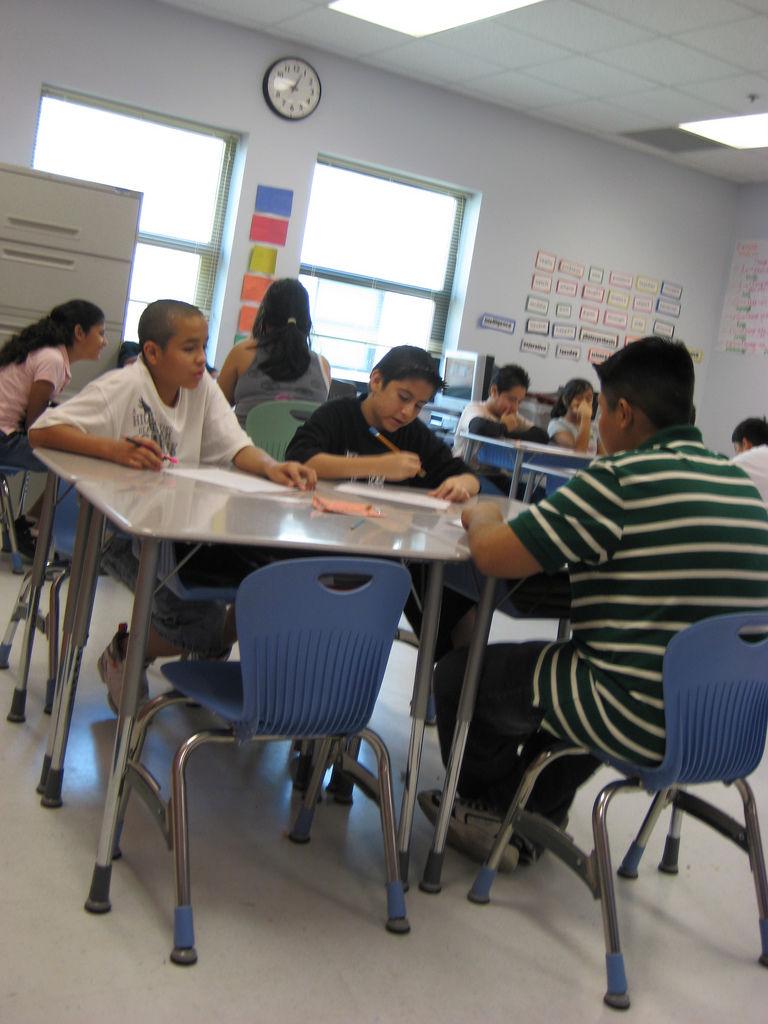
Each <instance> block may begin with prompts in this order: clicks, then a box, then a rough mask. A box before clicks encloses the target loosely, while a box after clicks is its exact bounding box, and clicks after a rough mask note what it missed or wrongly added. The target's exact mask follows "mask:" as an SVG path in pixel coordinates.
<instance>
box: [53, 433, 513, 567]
mask: <svg viewBox="0 0 768 1024" xmlns="http://www.w3.org/2000/svg"><path fill="white" fill-rule="evenodd" d="M36 454H37V455H38V456H39V457H40V458H41V460H42V461H43V462H44V463H45V464H46V465H47V466H48V467H49V468H50V469H52V470H53V471H54V472H55V473H56V474H57V475H58V476H60V477H61V478H62V479H64V480H66V481H67V482H74V483H75V484H76V485H77V489H78V491H79V492H80V493H81V494H82V495H83V496H84V497H85V498H86V499H87V500H88V501H89V502H91V504H92V505H94V506H95V507H96V508H97V509H98V510H99V511H100V512H103V513H104V515H105V516H106V517H107V518H108V519H109V520H110V521H111V522H112V523H114V524H115V525H117V526H118V527H120V529H123V530H125V531H126V532H128V533H131V534H134V535H135V536H138V537H154V538H157V539H161V540H177V541H186V542H212V543H226V544H252V545H263V546H269V547H277V548H294V547H300V548H303V549H309V550H313V551H317V552H327V553H331V552H340V551H342V550H343V551H344V552H347V553H351V554H360V555H389V556H391V555H395V556H396V557H399V558H413V559H417V560H424V561H446V562H449V561H464V560H466V559H468V558H469V548H468V545H467V542H466V534H465V532H464V530H463V529H462V528H461V526H460V524H459V517H460V514H461V509H462V507H464V506H462V505H452V506H451V507H450V508H449V509H448V510H447V511H445V512H442V511H433V510H432V509H425V508H421V507H409V506H407V505H404V504H396V503H395V502H393V501H391V500H388V498H387V495H388V493H389V495H390V497H394V495H395V494H396V493H397V492H398V491H400V490H402V489H400V488H389V487H383V488H381V492H380V497H378V496H377V499H376V505H377V506H378V507H380V508H381V510H382V512H383V515H382V516H381V517H376V518H373V517H371V518H363V517H357V516H350V515H337V514H334V513H328V512H318V511H315V510H314V509H313V508H312V495H311V493H309V492H301V491H288V490H286V491H285V492H281V493H279V494H264V493H260V494H243V493H239V492H237V491H233V490H229V489H228V488H226V487H220V486H217V485H215V484H211V483H206V482H203V481H200V480H193V479H189V478H188V477H181V476H174V473H173V470H169V471H164V472H161V473H150V472H142V471H140V470H132V469H127V468H125V467H123V466H119V465H116V464H115V463H111V462H105V461H103V460H99V459H93V458H90V457H88V456H82V455H72V454H69V453H66V452H55V451H51V450H48V449H42V450H41V449H38V451H37V452H36ZM406 490H407V489H406ZM317 491H318V494H321V495H324V496H326V497H332V498H344V499H345V500H350V499H353V500H363V499H358V498H356V496H354V495H345V494H340V493H338V492H336V491H335V487H334V485H332V484H329V483H327V482H325V483H321V484H320V485H319V486H318V489H317ZM483 497H484V500H488V499H487V497H486V496H483ZM491 500H494V501H496V502H497V503H499V504H500V505H501V506H502V507H503V509H504V511H505V515H508V516H510V517H511V515H512V514H514V511H515V510H516V509H517V507H518V503H516V502H515V503H510V502H508V501H507V500H506V499H491ZM476 501H477V498H473V499H471V501H470V502H467V503H465V505H468V504H473V503H476Z"/></svg>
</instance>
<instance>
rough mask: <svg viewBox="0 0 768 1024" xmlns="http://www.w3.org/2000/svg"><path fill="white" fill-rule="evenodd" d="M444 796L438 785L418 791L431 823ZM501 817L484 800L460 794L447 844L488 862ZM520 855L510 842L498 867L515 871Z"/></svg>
mask: <svg viewBox="0 0 768 1024" xmlns="http://www.w3.org/2000/svg"><path fill="white" fill-rule="evenodd" d="M441 799H442V793H441V791H440V790H439V789H427V790H423V791H422V792H421V793H419V796H418V801H419V807H420V808H421V809H422V811H423V812H424V814H425V815H426V817H427V818H428V819H429V821H431V822H432V824H434V823H435V822H436V821H437V816H438V814H439V813H440V800H441ZM501 821H502V819H501V817H500V816H499V815H498V814H497V813H496V811H494V810H492V809H491V808H490V807H489V806H488V805H487V804H486V803H484V802H483V801H482V800H466V799H464V798H463V797H460V796H457V797H456V799H455V800H454V802H453V809H452V810H451V817H450V818H449V820H448V836H447V842H448V845H449V846H452V847H453V848H454V849H456V850H460V851H461V852H462V853H465V854H466V855H467V856H468V857H471V858H472V860H476V861H479V862H480V863H485V861H486V859H487V858H488V855H489V854H490V852H491V849H492V848H493V844H494V843H495V841H496V836H497V835H498V832H499V829H500V828H501ZM519 855H520V852H519V850H518V848H517V846H516V845H515V844H514V843H509V844H508V846H507V848H506V850H504V852H503V853H502V855H501V860H500V861H499V871H514V870H515V868H516V867H517V862H518V858H519Z"/></svg>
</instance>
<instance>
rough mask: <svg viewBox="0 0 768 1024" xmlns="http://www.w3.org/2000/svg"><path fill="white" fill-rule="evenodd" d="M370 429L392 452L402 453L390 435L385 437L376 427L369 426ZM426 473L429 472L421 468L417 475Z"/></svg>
mask: <svg viewBox="0 0 768 1024" xmlns="http://www.w3.org/2000/svg"><path fill="white" fill-rule="evenodd" d="M368 429H369V431H370V432H371V433H372V434H373V436H374V437H375V438H376V440H377V441H381V443H382V444H383V445H384V447H385V448H389V450H390V451H391V452H394V453H395V455H399V454H400V449H399V448H398V447H397V445H396V444H392V442H391V441H390V440H389V438H388V437H384V435H383V434H382V433H381V432H380V431H378V430H377V429H376V427H368ZM426 475H427V474H426V473H425V472H424V470H423V469H420V470H419V472H418V473H417V474H416V476H426Z"/></svg>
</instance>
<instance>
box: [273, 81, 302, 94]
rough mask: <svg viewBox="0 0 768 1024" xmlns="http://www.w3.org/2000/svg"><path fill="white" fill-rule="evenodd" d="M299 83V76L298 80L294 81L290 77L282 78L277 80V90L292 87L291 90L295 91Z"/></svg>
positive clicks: (280, 90) (283, 90)
mask: <svg viewBox="0 0 768 1024" xmlns="http://www.w3.org/2000/svg"><path fill="white" fill-rule="evenodd" d="M298 84H299V80H298V78H297V79H296V81H292V80H291V79H290V78H281V79H280V81H279V82H275V90H276V91H277V92H285V91H286V89H290V90H291V92H295V91H296V87H297V86H298Z"/></svg>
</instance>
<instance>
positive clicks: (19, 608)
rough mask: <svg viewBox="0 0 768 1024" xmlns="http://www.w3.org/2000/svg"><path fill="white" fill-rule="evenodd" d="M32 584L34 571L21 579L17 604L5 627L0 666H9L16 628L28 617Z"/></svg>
mask: <svg viewBox="0 0 768 1024" xmlns="http://www.w3.org/2000/svg"><path fill="white" fill-rule="evenodd" d="M31 585H32V572H31V571H30V572H27V573H25V574H24V579H23V580H22V581H21V588H20V590H19V596H18V597H17V598H16V604H15V605H14V606H13V611H12V612H11V617H10V619H9V620H8V625H7V626H6V629H5V635H4V637H3V642H2V643H1V644H0V668H8V664H9V661H10V657H11V648H12V647H13V638H14V637H15V636H16V630H17V628H18V625H19V623H20V622H21V620H22V619H24V618H26V615H27V601H28V598H29V588H30V587H31Z"/></svg>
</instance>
